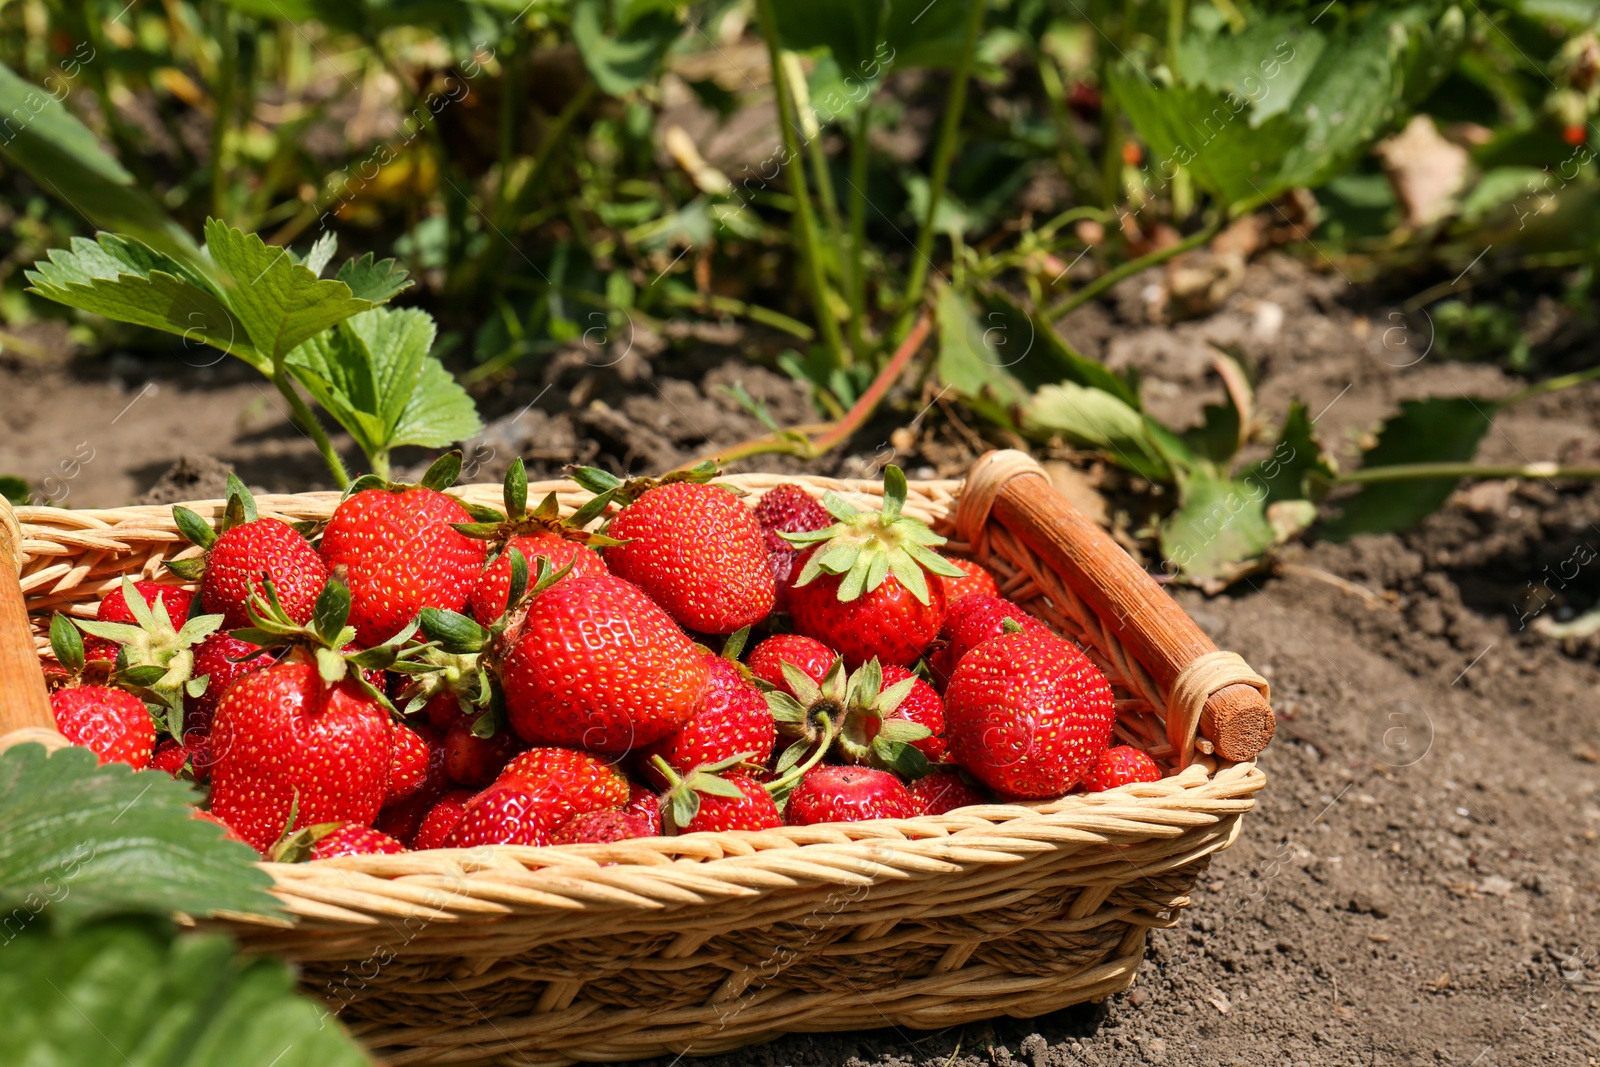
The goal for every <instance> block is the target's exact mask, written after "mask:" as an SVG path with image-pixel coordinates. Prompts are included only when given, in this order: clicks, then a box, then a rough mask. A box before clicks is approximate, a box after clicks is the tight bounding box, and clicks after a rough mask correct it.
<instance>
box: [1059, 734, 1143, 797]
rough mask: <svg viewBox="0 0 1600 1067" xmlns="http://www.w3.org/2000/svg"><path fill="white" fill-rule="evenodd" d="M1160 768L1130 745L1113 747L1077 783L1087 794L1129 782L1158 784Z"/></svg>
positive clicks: (1102, 754)
mask: <svg viewBox="0 0 1600 1067" xmlns="http://www.w3.org/2000/svg"><path fill="white" fill-rule="evenodd" d="M1159 781H1161V768H1160V767H1158V766H1156V761H1155V760H1153V759H1151V758H1150V754H1149V753H1148V752H1143V751H1141V750H1139V749H1137V748H1134V747H1133V746H1132V745H1112V746H1111V747H1110V748H1108V749H1106V750H1105V751H1104V752H1103V753H1101V754H1100V759H1099V760H1098V761H1097V762H1096V763H1095V765H1094V766H1093V767H1090V768H1089V770H1088V772H1087V773H1086V774H1085V775H1084V776H1083V778H1082V779H1081V780H1080V781H1079V782H1078V784H1079V785H1081V786H1083V788H1084V790H1085V791H1087V792H1090V793H1101V792H1104V791H1105V790H1107V789H1115V788H1117V786H1119V785H1127V784H1129V783H1130V782H1159Z"/></svg>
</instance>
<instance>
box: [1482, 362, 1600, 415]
mask: <svg viewBox="0 0 1600 1067" xmlns="http://www.w3.org/2000/svg"><path fill="white" fill-rule="evenodd" d="M1595 378H1600V367H1590V368H1589V369H1588V370H1580V371H1574V372H1573V373H1571V374H1563V375H1561V376H1559V377H1556V378H1547V379H1545V380H1544V381H1542V382H1535V383H1534V384H1532V385H1530V386H1528V387H1527V388H1526V389H1522V390H1519V391H1517V392H1515V393H1512V394H1511V395H1510V396H1508V397H1506V398H1505V399H1504V400H1502V401H1501V402H1500V406H1501V407H1504V406H1506V405H1507V404H1515V403H1517V402H1518V401H1520V400H1528V399H1530V398H1532V397H1536V396H1543V395H1544V394H1545V393H1554V392H1556V391H1558V390H1561V389H1568V388H1570V387H1572V386H1574V385H1581V384H1582V383H1584V382H1587V381H1592V380H1594V379H1595Z"/></svg>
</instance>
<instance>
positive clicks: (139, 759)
mask: <svg viewBox="0 0 1600 1067" xmlns="http://www.w3.org/2000/svg"><path fill="white" fill-rule="evenodd" d="M50 710H51V711H52V712H54V713H55V717H56V729H58V730H60V731H61V736H63V737H65V738H66V739H67V740H68V741H71V742H72V743H73V744H75V745H81V746H83V747H84V748H88V749H91V750H93V751H94V753H95V755H97V756H99V757H100V762H101V763H126V764H127V765H128V766H130V767H132V768H133V769H134V770H136V771H137V770H143V769H144V768H146V767H148V766H150V759H151V754H152V751H153V750H154V748H155V744H156V727H155V723H154V722H152V721H151V719H150V711H149V709H147V708H146V707H145V706H144V702H143V701H141V700H140V699H139V698H138V697H136V696H134V695H133V694H132V693H125V692H123V691H122V690H121V689H113V688H111V687H110V686H105V685H68V686H64V687H62V688H60V689H57V690H55V691H54V692H52V693H51V694H50Z"/></svg>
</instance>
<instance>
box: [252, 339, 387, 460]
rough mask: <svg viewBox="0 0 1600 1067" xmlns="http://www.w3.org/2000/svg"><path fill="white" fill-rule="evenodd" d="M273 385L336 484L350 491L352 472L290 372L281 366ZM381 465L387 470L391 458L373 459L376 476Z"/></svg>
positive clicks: (273, 377)
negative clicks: (319, 454) (315, 448)
mask: <svg viewBox="0 0 1600 1067" xmlns="http://www.w3.org/2000/svg"><path fill="white" fill-rule="evenodd" d="M272 384H273V385H275V386H277V387H278V392H280V393H282V394H283V398H284V399H285V400H287V401H288V402H289V408H290V410H292V411H293V412H294V421H295V422H296V423H297V424H298V425H299V427H300V429H302V430H304V431H305V433H306V436H307V437H310V438H311V443H312V444H314V445H316V446H317V451H318V452H320V453H322V459H323V462H325V463H326V464H327V465H328V470H329V471H331V472H332V473H333V480H334V483H335V484H336V485H338V487H339V488H340V489H341V490H343V489H348V488H349V487H350V472H349V471H347V470H345V466H344V460H342V459H340V458H339V453H338V451H337V450H336V449H335V448H334V447H333V442H332V441H330V440H328V434H327V431H325V430H324V429H323V428H322V424H321V423H320V422H318V421H317V416H316V415H315V414H313V413H312V411H311V409H310V408H309V407H307V406H306V402H305V401H304V400H301V399H300V394H299V393H298V392H296V391H295V388H294V383H293V382H291V381H290V380H289V372H288V371H286V370H285V369H284V368H283V366H282V365H281V364H280V365H279V367H278V369H277V370H276V371H274V372H273V375H272ZM380 463H381V465H382V466H384V467H385V468H387V467H388V465H389V457H388V456H381V457H373V462H372V465H373V467H374V470H373V473H374V474H377V473H378V471H377V470H376V468H377V467H378V466H379V465H380ZM387 476H388V475H387V473H385V475H384V477H387Z"/></svg>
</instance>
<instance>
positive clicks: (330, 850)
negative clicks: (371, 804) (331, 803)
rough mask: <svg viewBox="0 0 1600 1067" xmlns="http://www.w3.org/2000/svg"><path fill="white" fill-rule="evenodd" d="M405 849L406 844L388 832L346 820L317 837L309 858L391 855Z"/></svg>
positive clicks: (327, 858) (324, 858)
mask: <svg viewBox="0 0 1600 1067" xmlns="http://www.w3.org/2000/svg"><path fill="white" fill-rule="evenodd" d="M405 850H406V846H404V845H402V844H401V843H400V842H398V841H396V840H395V839H394V838H392V837H390V836H389V835H388V834H385V833H381V832H380V831H377V830H374V829H373V828H372V827H370V826H362V825H360V824H359V823H353V822H347V823H345V824H344V825H343V826H341V827H339V828H338V829H337V830H335V831H333V833H331V834H329V835H328V836H326V837H322V838H318V840H317V843H316V844H315V845H313V846H312V847H311V858H312V859H314V860H331V859H333V858H334V857H336V856H372V855H393V854H394V853H396V852H404V851H405Z"/></svg>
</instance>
